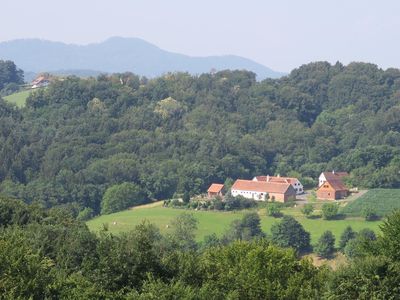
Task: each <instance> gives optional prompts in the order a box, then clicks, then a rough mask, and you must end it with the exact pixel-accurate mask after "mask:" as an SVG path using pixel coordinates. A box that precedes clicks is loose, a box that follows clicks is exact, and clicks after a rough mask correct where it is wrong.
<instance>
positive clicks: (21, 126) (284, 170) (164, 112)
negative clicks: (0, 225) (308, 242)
mask: <svg viewBox="0 0 400 300" xmlns="http://www.w3.org/2000/svg"><path fill="white" fill-rule="evenodd" d="M399 146H400V70H398V69H387V70H382V69H379V68H378V67H377V66H375V65H373V64H367V63H351V64H349V65H347V66H344V65H342V64H340V63H336V64H334V65H331V64H329V63H327V62H316V63H310V64H307V65H303V66H301V67H299V68H298V69H295V70H293V71H292V72H291V73H290V74H289V75H288V76H286V77H282V78H280V79H267V80H264V81H261V82H257V81H256V77H255V74H254V73H251V72H247V71H221V72H218V73H210V74H201V75H198V76H191V75H189V74H186V73H173V74H166V75H164V76H162V77H159V78H156V79H151V80H149V79H147V78H144V77H138V76H136V75H134V74H131V73H124V74H114V75H110V76H108V75H107V76H106V75H101V76H99V77H97V78H89V79H80V78H77V77H68V78H64V79H62V80H61V79H60V80H58V81H55V82H53V83H52V84H51V85H50V86H49V87H47V88H46V89H40V90H37V91H35V92H33V93H32V95H31V96H30V97H29V98H28V99H27V103H26V107H25V108H23V109H17V108H16V107H14V106H12V105H10V104H8V103H6V102H5V101H3V100H1V99H0V162H1V164H0V182H1V184H0V192H1V193H2V194H4V195H6V196H8V197H12V198H19V199H23V200H24V201H25V202H26V203H39V204H41V205H42V206H44V207H53V206H59V205H67V204H68V205H70V206H73V207H74V208H75V210H76V211H80V210H82V209H84V208H90V209H91V210H93V211H94V213H95V214H97V213H99V212H100V211H101V201H102V199H103V197H104V196H105V195H107V190H109V189H115V190H118V187H124V188H125V190H122V191H121V195H123V194H124V192H126V191H127V190H126V189H128V188H129V189H130V190H131V191H134V193H135V195H136V196H137V197H136V200H137V201H139V202H145V201H147V200H149V199H168V198H171V197H172V196H173V195H174V194H175V193H178V194H184V193H186V194H190V195H195V194H199V193H202V192H204V191H205V190H206V189H207V187H208V185H209V184H210V183H211V182H225V181H226V180H230V179H236V178H251V177H252V176H254V175H260V174H281V175H294V176H298V177H300V179H301V180H303V181H304V182H306V183H308V184H313V183H315V184H316V178H317V176H318V175H319V173H320V172H321V171H325V170H331V169H334V170H340V171H349V172H350V173H351V176H350V178H349V179H348V183H349V184H350V185H353V186H360V187H400V176H399V172H400V147H399ZM109 193H111V192H109Z"/></svg>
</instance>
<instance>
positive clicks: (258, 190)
mask: <svg viewBox="0 0 400 300" xmlns="http://www.w3.org/2000/svg"><path fill="white" fill-rule="evenodd" d="M231 193H232V196H234V197H236V196H239V195H240V196H243V197H245V198H247V199H254V200H257V201H265V200H267V199H268V197H269V199H270V200H275V201H278V202H286V201H288V200H289V199H290V198H296V190H295V189H294V188H293V186H292V185H291V184H290V183H281V182H266V181H255V180H242V179H238V180H236V181H235V183H234V184H233V185H232V188H231Z"/></svg>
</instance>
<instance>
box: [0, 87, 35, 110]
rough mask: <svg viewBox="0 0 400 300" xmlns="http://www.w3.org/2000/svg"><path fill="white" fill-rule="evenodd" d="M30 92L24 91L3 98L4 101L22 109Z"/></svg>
mask: <svg viewBox="0 0 400 300" xmlns="http://www.w3.org/2000/svg"><path fill="white" fill-rule="evenodd" d="M30 93H31V91H30V90H25V91H22V92H18V93H14V94H11V95H9V96H5V97H3V99H4V100H6V101H8V102H10V103H14V104H16V105H17V106H18V107H24V106H25V103H26V99H27V98H28V96H29V94H30Z"/></svg>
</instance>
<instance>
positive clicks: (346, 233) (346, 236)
mask: <svg viewBox="0 0 400 300" xmlns="http://www.w3.org/2000/svg"><path fill="white" fill-rule="evenodd" d="M355 237H356V232H354V231H353V229H352V228H351V226H347V227H346V228H345V229H344V230H343V232H342V235H341V236H340V241H339V249H340V250H342V251H343V250H344V248H345V247H346V245H347V243H348V242H349V241H350V240H352V239H354V238H355Z"/></svg>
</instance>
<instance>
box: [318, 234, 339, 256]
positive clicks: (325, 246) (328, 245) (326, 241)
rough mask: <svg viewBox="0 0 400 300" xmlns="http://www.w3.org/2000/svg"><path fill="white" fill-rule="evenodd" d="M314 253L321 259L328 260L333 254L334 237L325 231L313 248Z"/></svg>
mask: <svg viewBox="0 0 400 300" xmlns="http://www.w3.org/2000/svg"><path fill="white" fill-rule="evenodd" d="M314 251H315V253H317V254H318V256H320V257H323V258H329V257H331V256H332V255H333V253H334V252H335V236H334V235H333V234H332V232H331V231H329V230H327V231H325V232H324V233H323V234H322V235H321V237H320V238H319V240H318V243H317V245H316V246H315V248H314Z"/></svg>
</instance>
